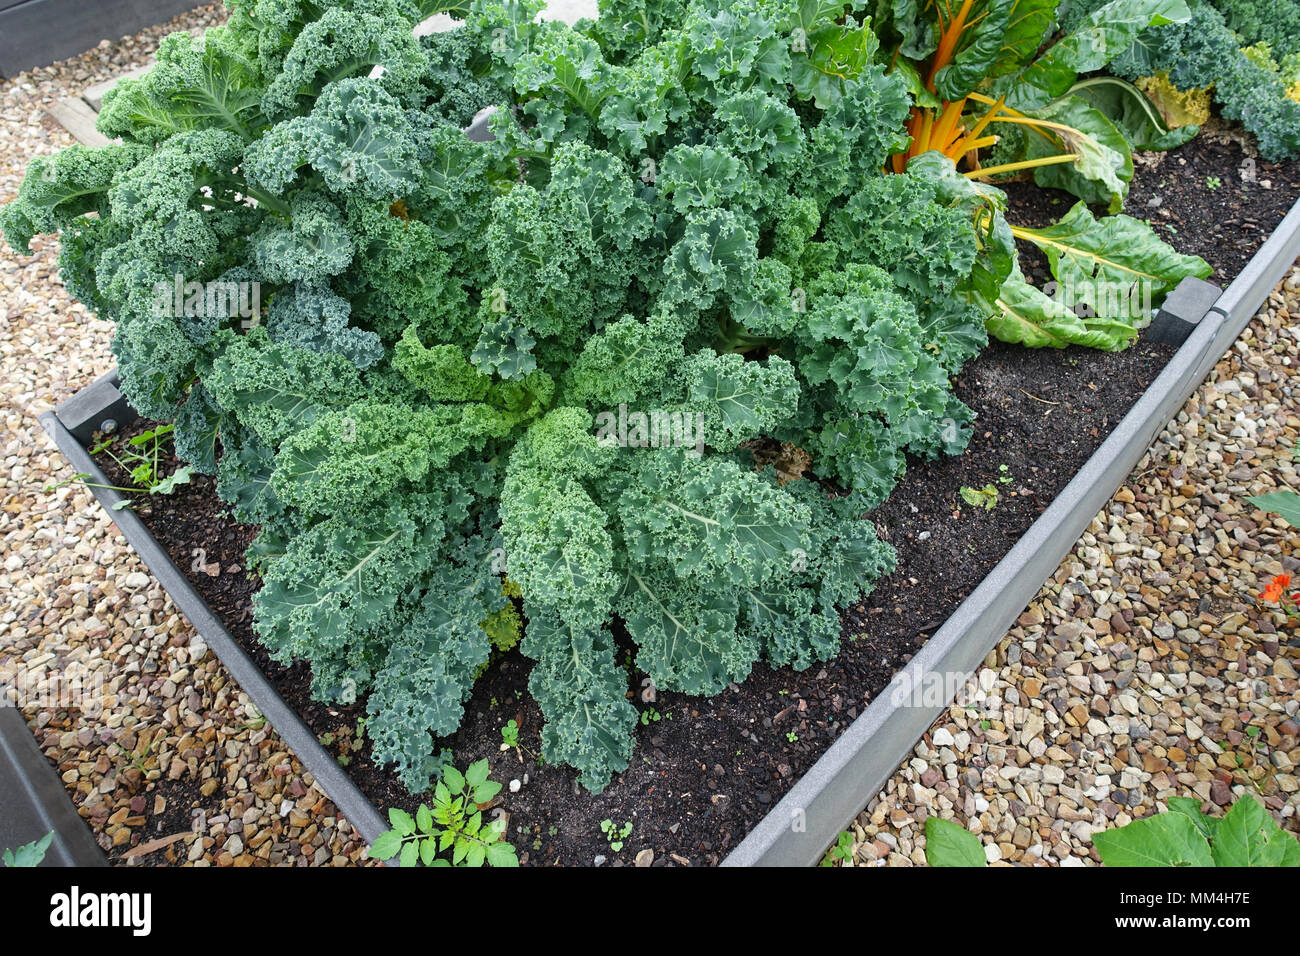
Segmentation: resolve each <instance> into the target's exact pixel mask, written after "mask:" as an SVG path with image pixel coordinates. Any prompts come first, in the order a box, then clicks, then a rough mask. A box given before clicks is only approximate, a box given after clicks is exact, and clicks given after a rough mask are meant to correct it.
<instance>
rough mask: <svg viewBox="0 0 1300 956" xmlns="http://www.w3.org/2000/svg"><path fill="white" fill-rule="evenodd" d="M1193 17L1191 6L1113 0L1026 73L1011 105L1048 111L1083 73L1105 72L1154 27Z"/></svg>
mask: <svg viewBox="0 0 1300 956" xmlns="http://www.w3.org/2000/svg"><path fill="white" fill-rule="evenodd" d="M1190 17H1191V11H1190V10H1188V8H1187V4H1186V2H1185V0H1111V2H1110V3H1108V4H1106V5H1105V6H1104V7H1101V8H1100V9H1098V10H1095V11H1093V13H1091V14H1090V15H1089V16H1088V17H1087V18H1085V19H1084V20H1083V22H1082V23H1080V24H1079V26H1078V27H1077V28H1076V29H1075V30H1074V32H1073V33H1071V34H1069V35H1068V36H1066V37H1064V38H1062V39H1061V40H1058V41H1057V42H1056V43H1054V44H1053V45H1052V46H1051V47H1050V48H1049V49H1048V50H1047V52H1046V53H1044V54H1043V55H1042V56H1040V57H1039V58H1038V59H1037V60H1035V61H1034V62H1033V63H1031V64H1029V66H1027V67H1025V69H1024V70H1022V71H1021V72H1020V74H1019V75H1018V76H1017V77H1016V81H1015V82H1014V83H1013V84H1012V85H1011V87H1010V90H1009V92H1008V94H1007V105H1008V106H1010V107H1012V108H1014V109H1022V110H1023V109H1033V108H1034V107H1042V106H1046V105H1047V104H1048V103H1050V102H1051V101H1052V100H1054V99H1056V98H1057V97H1058V96H1063V95H1064V94H1065V93H1066V92H1067V91H1068V90H1069V89H1070V87H1071V86H1073V85H1074V81H1075V80H1076V79H1078V76H1079V74H1080V73H1091V72H1093V71H1094V70H1100V69H1101V68H1102V67H1104V66H1105V65H1106V64H1107V63H1109V62H1110V61H1111V60H1113V59H1114V58H1115V57H1117V56H1119V55H1120V54H1121V53H1123V52H1124V51H1125V50H1127V49H1128V48H1129V47H1130V46H1131V45H1132V44H1133V41H1134V40H1136V39H1137V37H1138V34H1140V33H1142V31H1144V30H1146V29H1147V28H1148V27H1155V26H1162V25H1164V24H1166V23H1181V22H1183V21H1185V20H1188V19H1190Z"/></svg>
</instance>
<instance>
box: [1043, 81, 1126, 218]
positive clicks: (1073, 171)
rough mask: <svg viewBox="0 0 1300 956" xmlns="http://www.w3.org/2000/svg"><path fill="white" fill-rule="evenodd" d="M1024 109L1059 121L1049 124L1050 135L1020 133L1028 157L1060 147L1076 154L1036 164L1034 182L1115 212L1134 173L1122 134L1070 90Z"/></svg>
mask: <svg viewBox="0 0 1300 956" xmlns="http://www.w3.org/2000/svg"><path fill="white" fill-rule="evenodd" d="M1027 115H1029V116H1032V117H1035V118H1037V119H1042V120H1047V121H1048V122H1051V123H1056V124H1059V125H1058V126H1056V127H1053V128H1052V129H1051V130H1050V136H1051V139H1050V140H1049V139H1046V138H1044V137H1042V136H1038V135H1034V134H1033V133H1032V132H1031V133H1030V134H1029V135H1027V136H1026V137H1025V142H1026V144H1027V146H1028V157H1029V158H1030V159H1037V158H1039V157H1044V156H1054V155H1058V154H1060V153H1063V152H1064V153H1074V154H1075V155H1076V156H1078V159H1077V160H1076V161H1075V162H1073V163H1064V164H1058V165H1052V166H1039V167H1037V168H1036V169H1035V170H1034V182H1036V183H1037V184H1038V185H1039V186H1042V187H1044V188H1054V189H1063V190H1065V191H1066V192H1069V193H1073V194H1074V195H1075V196H1078V197H1079V198H1080V199H1082V200H1083V201H1084V202H1087V203H1097V204H1104V205H1106V206H1107V207H1108V210H1109V211H1110V212H1112V213H1116V212H1119V211H1120V210H1121V209H1122V208H1123V207H1124V197H1125V196H1126V195H1127V194H1128V184H1129V180H1131V179H1132V178H1133V155H1132V152H1131V151H1130V147H1129V142H1128V139H1127V138H1125V136H1124V134H1123V133H1121V132H1120V131H1119V130H1118V129H1117V128H1116V127H1115V125H1114V124H1113V123H1112V122H1111V121H1110V120H1109V119H1107V118H1106V116H1105V115H1103V114H1102V113H1101V112H1100V111H1099V110H1096V109H1093V108H1092V107H1091V106H1089V105H1088V104H1087V103H1086V102H1085V101H1084V100H1082V99H1079V98H1077V97H1073V96H1065V97H1062V98H1061V99H1059V100H1056V101H1055V102H1053V103H1052V104H1051V105H1050V106H1047V107H1044V108H1043V109H1041V110H1032V111H1030V112H1029V113H1028V114H1027Z"/></svg>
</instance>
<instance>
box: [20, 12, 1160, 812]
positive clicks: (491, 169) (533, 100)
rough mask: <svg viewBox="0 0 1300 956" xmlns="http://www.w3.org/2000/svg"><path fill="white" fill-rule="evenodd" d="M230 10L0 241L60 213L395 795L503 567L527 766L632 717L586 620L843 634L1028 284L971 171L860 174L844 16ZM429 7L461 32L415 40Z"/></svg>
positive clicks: (275, 598)
mask: <svg viewBox="0 0 1300 956" xmlns="http://www.w3.org/2000/svg"><path fill="white" fill-rule="evenodd" d="M230 6H231V14H230V18H229V21H228V23H227V24H226V25H225V26H223V27H220V28H216V29H213V30H210V31H208V33H207V34H206V37H205V38H204V39H202V40H198V39H195V38H193V37H191V36H189V35H187V34H178V35H174V36H171V37H168V38H167V39H166V40H164V41H163V43H162V45H161V47H160V49H159V52H158V62H157V65H156V66H155V67H154V68H153V69H152V70H150V71H149V72H148V73H147V74H145V75H143V76H141V77H139V78H137V79H129V80H124V81H123V82H121V83H120V84H118V86H117V87H116V89H115V90H114V91H113V92H112V93H110V94H109V95H108V96H107V97H106V98H105V101H104V106H103V111H102V112H101V114H100V118H99V127H100V129H101V130H102V131H103V132H104V133H105V134H107V135H109V136H111V137H116V138H118V139H120V143H118V144H115V145H110V146H106V147H103V148H100V149H88V148H85V147H80V146H75V147H72V148H70V149H67V150H65V151H64V152H62V153H59V154H58V155H56V156H52V157H43V158H40V159H37V160H35V161H34V162H33V163H32V166H31V169H30V170H29V172H28V175H27V178H26V180H25V182H24V183H23V186H22V188H21V191H20V193H19V196H18V199H17V200H16V201H15V202H13V203H11V204H10V205H8V206H6V207H5V208H4V209H3V211H0V228H3V232H4V236H5V238H6V240H7V241H8V242H9V244H10V245H11V246H13V247H14V248H15V249H19V250H24V249H26V248H27V246H28V243H29V241H30V240H31V238H32V236H33V235H34V234H36V233H53V232H60V233H61V252H60V265H61V269H62V273H63V276H64V278H65V281H66V283H67V286H68V288H69V289H70V290H71V291H72V293H73V294H74V295H75V296H77V297H78V298H79V299H80V300H81V301H83V302H84V303H85V304H86V305H87V306H88V307H89V308H91V309H92V310H93V311H94V312H95V313H96V314H98V315H99V316H100V317H102V318H104V319H107V320H110V321H112V322H114V323H115V324H116V328H117V332H116V336H115V339H114V352H115V354H116V356H117V359H118V362H119V368H120V371H121V376H122V382H123V388H124V390H125V392H126V394H127V396H128V397H129V399H130V400H131V402H132V403H133V404H134V406H135V407H136V408H137V409H138V410H139V411H140V412H141V413H142V414H144V415H146V416H150V417H153V418H158V419H164V420H169V421H171V420H174V421H175V433H174V435H175V441H176V448H177V450H178V453H179V454H180V455H181V456H182V457H184V458H185V459H187V460H188V461H189V462H190V463H191V464H192V466H193V467H194V468H196V469H198V470H200V471H203V472H207V473H213V474H215V475H216V476H217V488H218V492H219V494H220V495H221V497H222V498H223V499H224V500H225V501H227V502H228V503H229V504H230V506H231V508H232V511H233V514H234V515H235V516H236V517H237V518H238V519H239V520H241V521H244V522H249V523H254V524H256V525H258V526H260V533H259V535H258V537H257V539H256V541H255V542H254V544H253V545H252V546H251V548H250V551H249V555H248V560H249V565H250V567H253V568H255V569H256V571H257V573H258V574H260V577H261V588H260V590H259V591H258V593H257V595H256V597H255V601H254V611H255V625H256V629H257V632H258V634H259V635H260V638H261V640H262V641H263V642H264V644H265V645H266V647H267V648H268V649H269V650H270V652H271V653H272V654H273V655H274V656H275V658H276V659H278V660H281V661H290V660H304V661H306V662H307V663H309V664H310V666H311V669H312V675H313V686H312V690H313V693H314V694H315V695H316V696H317V697H319V698H321V699H323V700H329V701H340V702H344V703H350V702H352V701H356V700H360V699H361V698H363V697H364V698H366V706H367V712H368V715H369V716H368V718H367V723H366V731H367V736H368V737H369V738H370V740H371V741H372V744H373V752H374V756H375V757H376V758H377V759H378V760H380V761H384V762H391V763H394V764H396V766H397V769H398V771H399V772H400V774H401V777H402V779H403V780H404V781H405V782H406V784H407V785H408V786H409V787H410V788H411V789H412V790H414V791H422V790H425V789H427V788H428V786H429V784H430V781H431V780H432V779H433V777H434V776H435V775H436V774H438V773H439V772H440V771H441V770H442V769H444V767H445V766H446V759H445V757H444V756H443V755H441V754H440V753H439V751H438V748H437V746H436V738H438V737H443V736H446V735H449V734H451V733H453V732H454V731H455V730H456V729H457V727H458V725H459V724H460V721H461V717H462V713H463V707H464V702H465V700H466V699H467V697H468V696H469V694H470V692H471V689H472V686H473V682H474V679H475V677H476V676H477V675H478V674H479V673H481V670H482V668H483V666H484V664H485V663H486V662H487V661H488V658H489V654H490V652H491V649H492V647H493V645H494V643H495V644H496V645H498V646H501V647H505V646H509V644H510V643H511V641H512V640H513V639H514V636H513V634H514V632H515V631H516V630H517V625H518V623H519V620H520V619H519V618H518V617H517V616H515V614H514V612H513V610H508V609H509V608H511V604H510V602H511V600H512V598H511V595H520V600H521V605H522V611H523V617H524V618H525V619H526V622H527V623H526V631H525V634H524V636H523V639H522V642H521V644H520V648H521V650H522V652H523V653H524V654H525V655H526V656H527V657H529V658H531V659H532V660H533V661H534V665H533V671H532V676H531V680H530V685H529V686H530V689H531V691H532V694H533V696H534V697H535V699H536V701H537V703H538V704H539V705H540V707H541V710H542V713H543V715H544V717H545V719H546V723H545V726H544V728H543V730H542V756H543V757H544V759H545V760H546V761H547V762H553V763H568V764H571V765H572V766H574V767H576V768H577V769H578V770H579V772H580V775H581V781H582V782H583V783H584V784H585V785H586V786H587V787H589V788H591V789H593V790H599V789H601V788H603V787H604V786H606V785H607V784H608V782H609V780H610V779H611V777H612V776H613V775H614V774H615V773H618V772H620V771H622V770H623V769H624V768H626V767H627V765H628V761H629V758H630V755H631V751H632V731H633V729H634V728H635V726H636V723H637V720H638V712H637V710H636V708H635V707H633V705H632V703H631V702H630V700H629V696H630V688H629V677H628V674H627V672H626V671H624V670H623V669H621V668H620V667H619V666H618V664H617V663H616V661H615V653H614V651H615V643H614V634H613V631H612V629H611V628H612V627H613V626H615V623H616V622H622V626H625V627H626V630H627V633H628V634H629V636H630V638H631V640H632V641H633V642H634V644H635V645H636V648H637V650H636V657H635V661H636V666H637V667H638V668H640V669H641V670H642V671H644V672H645V673H646V674H648V675H649V677H650V678H651V679H652V680H653V684H654V686H655V687H656V688H660V689H667V690H675V691H680V692H684V693H689V694H715V693H718V692H720V691H721V690H723V689H724V688H726V687H727V686H728V685H730V684H731V683H733V682H736V681H741V680H744V679H745V677H746V676H747V675H748V674H749V672H750V670H751V669H752V667H753V666H754V665H755V663H756V662H758V661H759V660H760V659H763V660H766V661H767V662H769V663H770V664H772V665H773V666H785V665H790V666H793V667H795V668H806V667H808V666H810V665H812V664H813V663H814V662H816V661H821V660H825V659H827V658H828V657H830V656H831V655H833V654H835V653H836V651H837V649H838V647H839V643H840V628H841V626H840V618H839V614H838V612H837V611H836V608H837V607H843V606H845V605H851V604H853V603H854V602H856V601H858V600H859V599H860V598H861V597H862V595H863V594H864V593H866V592H867V591H869V590H870V589H871V588H872V586H873V585H874V583H875V581H876V580H877V579H878V578H879V577H880V576H881V575H882V574H885V573H888V572H889V571H890V570H891V569H892V568H893V566H894V555H893V551H892V549H891V548H890V547H889V546H888V545H887V544H886V543H884V542H882V541H880V540H878V538H877V536H876V532H875V528H874V527H873V525H872V524H871V523H870V522H869V521H866V520H864V518H863V516H864V514H865V513H866V512H868V511H869V510H870V509H871V508H873V507H874V506H876V505H877V504H879V503H880V502H881V501H883V500H884V499H885V497H886V496H887V495H888V494H889V493H890V491H891V489H892V488H893V487H894V485H895V483H896V482H897V480H898V479H899V477H900V475H901V474H902V472H903V469H904V465H905V458H906V455H908V454H909V453H910V454H915V455H919V456H923V457H931V456H935V455H939V454H943V453H949V454H951V453H957V452H959V451H960V450H961V449H962V448H963V447H964V446H965V443H966V442H967V440H968V438H969V435H970V428H969V424H970V421H971V418H972V415H971V413H970V411H969V410H968V409H966V408H965V407H964V406H963V405H962V404H961V403H960V402H959V401H958V400H957V399H956V398H955V397H954V395H953V393H952V390H951V387H950V380H951V377H952V376H953V375H955V374H956V373H957V372H958V371H959V370H960V369H961V367H962V365H963V363H965V362H966V361H967V360H969V359H970V358H971V357H973V356H974V355H975V354H977V353H978V352H979V351H980V349H981V348H983V347H984V345H985V343H986V332H985V320H986V318H988V317H990V316H991V315H993V314H994V312H995V311H999V310H1001V309H1003V307H1004V306H1007V307H1011V308H1022V311H1024V312H1025V313H1026V314H1028V313H1029V312H1031V311H1033V309H1037V313H1035V314H1042V312H1043V311H1044V309H1046V308H1048V306H1050V300H1047V297H1046V296H1043V295H1042V293H1038V295H1039V296H1040V298H1039V299H1035V300H1033V301H1032V302H1029V303H1028V306H1025V303H1026V301H1027V299H1028V297H1029V296H1030V293H1028V292H1026V291H1025V290H1026V289H1030V288H1032V287H1029V286H1027V285H1026V284H1024V283H1023V281H1019V282H1017V281H1016V277H1017V276H1018V271H1017V270H1016V269H1015V265H1014V253H1015V250H1014V240H1013V235H1012V232H1011V230H1010V228H1009V227H1008V226H1007V224H1006V222H1005V221H1004V220H1003V219H1002V209H1003V207H1004V205H1005V200H1004V198H1003V197H1002V194H1001V193H1000V192H998V191H997V190H996V189H993V188H991V187H987V186H983V185H980V184H977V183H974V182H971V181H970V180H969V179H968V178H966V177H963V176H962V175H961V174H959V173H958V172H957V171H956V169H955V167H954V166H953V163H952V162H951V161H950V160H948V159H947V158H945V157H944V156H942V155H941V154H940V153H938V152H929V153H926V154H924V155H921V156H918V157H916V158H915V159H913V160H912V161H911V162H910V163H909V164H908V167H907V169H906V171H905V172H903V173H901V174H892V173H891V174H886V173H885V172H884V169H885V166H886V163H887V161H888V159H889V157H890V156H891V155H892V154H894V153H896V152H898V151H900V150H903V149H905V148H906V147H907V144H908V138H907V135H906V133H905V131H904V125H905V122H906V120H907V119H908V116H909V111H910V109H911V106H912V98H911V95H910V94H909V90H908V86H907V82H906V80H905V78H904V77H902V76H900V75H898V74H896V73H887V72H886V70H885V66H884V64H883V63H881V62H879V60H880V59H881V58H880V57H879V56H878V49H877V41H876V37H875V34H874V33H873V32H872V30H871V29H870V27H869V25H868V23H867V21H866V19H865V17H864V15H863V13H864V12H863V11H861V10H858V9H857V8H853V7H848V6H845V5H843V4H841V3H839V2H825V0H801V2H799V3H778V2H775V0H740V2H736V3H731V2H725V3H724V2H722V0H693V2H690V3H683V2H681V0H610V2H608V3H606V4H605V5H604V6H603V7H602V15H601V18H600V19H599V20H598V21H595V22H585V23H580V24H579V25H578V26H577V27H571V26H567V25H564V24H562V23H558V22H539V21H537V20H536V14H537V13H538V11H539V9H540V7H541V4H540V2H538V0H474V2H472V3H469V4H463V3H461V2H459V0H341V2H323V0H230ZM439 11H450V12H453V13H455V14H456V15H457V16H458V17H460V18H461V23H460V24H459V25H458V26H457V27H456V28H455V29H454V30H452V31H451V32H449V33H447V34H443V35H435V36H432V37H424V38H420V39H417V38H416V36H415V35H414V33H413V27H414V26H415V24H416V23H417V22H419V21H420V20H421V19H423V18H424V17H426V16H428V15H430V14H432V13H435V12H439ZM480 104H482V105H492V106H495V107H496V110H495V113H494V115H493V118H492V123H491V129H492V132H493V138H492V139H491V141H489V142H476V141H471V140H470V139H469V138H467V137H466V136H465V135H464V133H463V132H462V126H463V125H464V124H465V122H466V121H467V119H468V118H469V117H470V116H471V115H472V114H473V113H474V112H475V111H476V109H475V108H476V105H480ZM1071 215H1072V216H1073V217H1074V221H1073V222H1072V223H1064V222H1063V224H1061V225H1060V226H1058V227H1054V228H1056V230H1057V231H1056V232H1051V231H1045V232H1043V233H1042V236H1044V237H1046V238H1045V239H1044V241H1045V242H1047V243H1048V244H1049V246H1050V247H1051V248H1053V249H1055V250H1057V253H1056V254H1057V256H1058V257H1059V258H1060V259H1061V263H1062V264H1061V268H1062V269H1063V270H1074V271H1075V272H1076V273H1077V274H1079V275H1085V274H1086V275H1087V276H1088V277H1089V278H1092V277H1094V276H1100V275H1104V272H1102V273H1099V272H1097V270H1098V269H1103V270H1104V268H1109V266H1104V265H1103V261H1109V260H1107V259H1106V257H1104V256H1101V255H1099V254H1097V250H1098V249H1101V248H1106V247H1107V245H1106V244H1110V245H1114V244H1115V243H1116V242H1118V243H1119V244H1120V245H1121V246H1125V245H1126V243H1127V239H1126V237H1125V234H1124V229H1125V228H1128V227H1126V226H1125V225H1124V224H1123V223H1120V224H1119V225H1117V226H1114V227H1113V228H1111V230H1110V231H1109V232H1107V233H1106V234H1105V238H1104V242H1103V243H1102V245H1101V246H1096V245H1094V246H1093V247H1091V252H1090V251H1089V249H1088V248H1086V246H1087V242H1088V241H1092V240H1085V241H1084V243H1083V244H1082V245H1081V244H1079V243H1075V242H1074V241H1073V239H1072V238H1071V234H1069V232H1070V229H1072V228H1073V229H1074V231H1076V232H1078V231H1080V229H1079V228H1078V227H1080V226H1082V225H1086V224H1087V223H1085V222H1084V221H1083V220H1085V219H1087V220H1088V221H1089V222H1090V221H1091V218H1090V216H1089V215H1088V213H1087V211H1086V209H1083V208H1082V207H1080V209H1079V210H1078V211H1076V212H1075V213H1072V214H1071ZM1120 218H1122V217H1116V219H1115V220H1107V222H1108V223H1118V222H1119V219H1120ZM1129 222H1132V221H1131V220H1130V221H1129ZM1082 231H1083V232H1085V233H1086V232H1087V230H1082ZM1093 234H1094V236H1095V232H1094V233H1093ZM1061 250H1065V251H1064V252H1062V251H1061ZM1135 255H1139V256H1147V257H1151V256H1154V257H1155V259H1152V260H1151V262H1150V263H1148V264H1149V265H1151V267H1152V271H1159V270H1161V269H1163V270H1164V273H1168V272H1169V270H1170V269H1173V270H1174V271H1177V270H1178V268H1181V267H1182V265H1183V263H1182V262H1181V261H1180V260H1178V259H1177V258H1174V259H1170V258H1169V256H1172V255H1173V254H1172V251H1171V250H1167V249H1166V248H1164V247H1161V249H1159V250H1155V251H1154V252H1153V251H1152V250H1151V249H1150V248H1149V247H1143V249H1142V251H1140V252H1139V253H1135ZM1156 260H1159V261H1156ZM1053 261H1054V263H1055V262H1056V260H1055V259H1054V260H1053ZM250 289H251V290H252V291H253V292H254V293H255V294H253V295H247V294H245V293H246V292H247V291H248V290H250ZM1004 289H1009V290H1010V291H1004ZM1035 291H1036V290H1035ZM173 292H174V293H175V294H173ZM236 293H238V294H236ZM236 300H237V301H238V303H239V307H238V308H232V307H231V305H230V303H231V302H232V301H236ZM1045 300H1046V301H1047V303H1048V305H1044V301H1045ZM1030 307H1032V308H1030ZM1058 311H1059V310H1058ZM1059 320H1060V321H1061V322H1063V323H1064V322H1071V321H1076V320H1075V319H1074V317H1073V313H1070V315H1069V317H1068V318H1067V317H1066V316H1064V315H1061V316H1060V317H1059ZM775 448H780V449H793V450H794V453H797V455H796V457H798V456H803V458H806V460H807V461H808V462H809V463H810V467H807V468H805V467H803V466H799V467H797V468H793V469H792V468H783V469H779V468H777V467H775V465H774V461H775V460H776V459H778V458H779V456H780V454H781V453H780V452H774V451H773V449H775ZM792 454H793V453H792ZM507 574H508V578H507V577H506V575H507ZM506 632H511V633H506Z"/></svg>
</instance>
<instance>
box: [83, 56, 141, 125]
mask: <svg viewBox="0 0 1300 956" xmlns="http://www.w3.org/2000/svg"><path fill="white" fill-rule="evenodd" d="M152 68H153V64H152V63H146V64H145V65H144V66H138V67H136V68H135V69H134V70H129V71H128V72H126V73H123V74H122V75H121V76H116V77H114V78H113V79H111V80H105V81H104V82H103V83H96V84H95V85H94V86H88V87H86V92H84V93H82V94H81V98H82V99H83V100H85V101H86V105H87V106H89V107H90V108H91V109H92V110H94V111H95V112H96V113H98V112H99V108H100V106H102V105H103V103H104V94H105V93H107V92H108V91H109V90H111V89H112V88H113V87H115V86H117V83H118V80H123V79H126V78H127V77H135V76H140V75H141V74H143V73H147V72H149V70H150V69H152Z"/></svg>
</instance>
